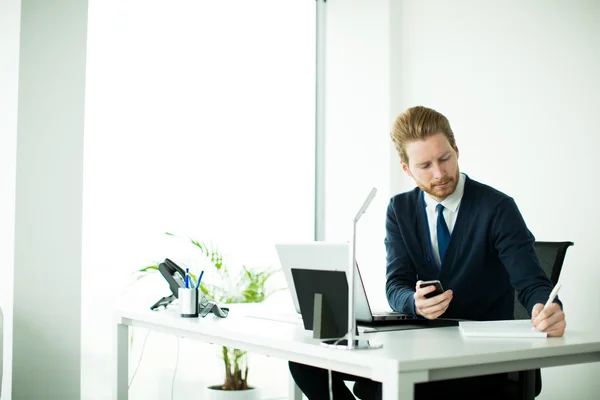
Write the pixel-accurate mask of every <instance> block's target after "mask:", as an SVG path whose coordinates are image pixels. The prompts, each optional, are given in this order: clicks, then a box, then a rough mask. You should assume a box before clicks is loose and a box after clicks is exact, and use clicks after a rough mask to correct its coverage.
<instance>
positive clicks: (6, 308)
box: [0, 0, 21, 399]
mask: <svg viewBox="0 0 600 400" xmlns="http://www.w3.org/2000/svg"><path fill="white" fill-rule="evenodd" d="M20 15H21V1H20V0H1V1H0V254H2V263H0V276H2V279H0V307H1V308H2V311H3V313H4V346H3V347H4V357H3V358H4V360H1V359H0V363H2V362H3V366H4V371H3V376H2V377H0V379H2V384H1V385H0V386H2V396H1V397H2V399H8V398H9V397H10V392H11V387H12V382H11V381H12V367H11V359H12V325H13V324H12V318H13V273H14V268H13V262H14V229H15V217H14V210H15V165H16V146H17V86H18V85H17V83H18V77H19V26H20Z"/></svg>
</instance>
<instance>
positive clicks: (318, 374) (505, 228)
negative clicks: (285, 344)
mask: <svg viewBox="0 0 600 400" xmlns="http://www.w3.org/2000/svg"><path fill="white" fill-rule="evenodd" d="M391 136H392V140H393V142H394V144H395V146H396V150H397V152H398V154H399V156H400V164H401V165H402V169H403V170H404V172H405V173H406V174H407V175H409V176H410V177H412V178H413V179H414V181H415V183H416V185H417V187H416V188H415V189H413V190H411V191H409V192H406V193H401V194H399V195H396V196H394V197H392V198H391V200H390V203H389V206H388V209H387V218H386V237H385V246H386V252H387V272H386V295H387V299H388V302H389V304H390V306H391V308H392V309H393V310H396V311H401V312H405V313H412V314H414V315H416V316H419V317H422V318H426V319H429V320H433V319H436V318H438V317H440V316H444V317H447V318H461V319H470V320H482V321H490V320H502V319H513V318H514V317H513V310H514V291H515V290H516V291H517V293H518V294H519V296H518V297H519V301H520V302H521V304H523V305H524V306H525V308H526V309H527V310H529V313H530V315H531V319H532V326H534V327H536V328H537V329H538V330H541V331H544V332H547V333H548V335H549V336H562V335H563V334H564V331H565V327H566V322H565V315H564V312H563V311H562V304H561V303H560V301H559V300H558V299H557V300H556V301H555V302H554V303H553V304H552V305H551V306H549V307H548V308H546V309H543V308H544V303H545V302H546V300H548V297H549V295H550V292H551V291H552V284H551V282H550V280H549V279H548V277H547V276H546V274H545V273H544V271H543V270H542V268H541V267H540V264H539V260H538V258H537V255H536V253H535V250H534V247H533V245H534V240H535V239H534V237H533V235H532V234H531V232H530V231H529V230H528V228H527V226H526V225H525V221H524V220H523V218H522V216H521V214H520V212H519V209H518V208H517V206H516V204H515V202H514V200H513V199H512V198H511V197H509V196H507V195H506V194H504V193H502V192H500V191H498V190H496V189H494V188H492V187H490V186H487V185H484V184H482V183H479V182H477V181H474V180H472V179H470V178H469V177H468V176H466V175H465V174H462V173H461V172H460V169H459V167H458V155H459V152H458V147H457V145H456V141H455V139H454V133H453V132H452V129H451V128H450V123H449V122H448V120H447V119H446V117H445V116H443V115H442V114H440V113H439V112H437V111H435V110H432V109H430V108H426V107H421V106H418V107H413V108H410V109H408V110H406V111H405V112H403V113H402V114H400V115H399V116H398V117H397V118H396V121H395V123H394V126H393V130H392V133H391ZM425 280H440V282H441V283H442V286H443V287H444V288H445V289H446V291H445V292H443V293H441V294H438V295H436V296H433V297H429V298H427V297H426V295H428V294H429V293H430V292H433V291H434V290H435V287H434V286H427V287H423V288H421V287H420V283H421V282H422V281H425ZM290 370H291V372H292V376H293V377H294V379H295V380H296V383H297V384H298V386H299V387H300V389H302V391H303V392H304V393H305V394H306V395H307V397H308V398H309V399H310V400H318V399H326V398H328V396H327V393H328V392H327V390H326V389H328V386H327V380H326V379H327V372H326V371H323V370H319V369H317V368H313V367H308V366H305V365H301V364H295V363H290ZM342 379H344V380H348V379H354V380H356V379H360V378H355V377H350V376H347V375H342V374H334V382H333V390H334V398H335V399H353V396H352V394H351V393H350V391H349V390H348V389H347V388H346V387H345V385H344V384H343V382H342ZM504 380H506V374H497V375H491V376H485V377H474V378H466V379H460V380H451V381H441V382H432V383H427V384H421V385H417V388H416V390H415V394H416V397H417V398H429V397H430V396H433V395H435V394H436V393H438V395H439V393H444V394H456V395H458V396H462V397H463V398H465V397H468V398H471V397H473V398H476V397H478V396H481V395H485V396H486V398H489V395H490V394H493V393H495V392H494V387H496V386H497V387H501V385H502V384H503V381H504ZM372 387H373V391H374V392H376V393H375V397H378V396H379V397H380V392H381V385H379V384H376V383H374V384H373V386H372Z"/></svg>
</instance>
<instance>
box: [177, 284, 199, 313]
mask: <svg viewBox="0 0 600 400" xmlns="http://www.w3.org/2000/svg"><path fill="white" fill-rule="evenodd" d="M178 295H179V312H180V314H181V316H182V317H183V318H194V317H197V316H198V290H197V289H194V288H189V289H188V288H182V287H180V288H179V289H178Z"/></svg>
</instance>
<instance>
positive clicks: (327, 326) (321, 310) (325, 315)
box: [313, 293, 383, 350]
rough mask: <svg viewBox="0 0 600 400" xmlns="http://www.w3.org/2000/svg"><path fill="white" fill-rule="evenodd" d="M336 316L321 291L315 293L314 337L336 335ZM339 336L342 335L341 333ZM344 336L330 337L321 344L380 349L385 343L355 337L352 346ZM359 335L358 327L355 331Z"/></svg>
mask: <svg viewBox="0 0 600 400" xmlns="http://www.w3.org/2000/svg"><path fill="white" fill-rule="evenodd" d="M333 321H334V318H333V313H332V311H331V308H329V307H328V305H327V302H326V300H325V297H323V295H322V294H321V293H315V297H314V303H313V337H314V338H317V339H321V338H325V337H332V336H336V335H335V331H336V328H335V326H334V323H333ZM337 336H340V335H339V333H338V335H337ZM346 336H348V335H347V334H346V335H345V336H343V337H342V338H340V339H329V340H323V341H321V345H323V346H326V347H331V348H335V349H340V350H354V349H356V350H367V349H380V348H382V347H383V344H373V343H370V342H369V341H368V340H364V339H363V340H361V339H355V340H353V341H352V342H350V343H352V346H349V345H348V339H344V338H345V337H346ZM355 336H358V329H357V331H356V333H355Z"/></svg>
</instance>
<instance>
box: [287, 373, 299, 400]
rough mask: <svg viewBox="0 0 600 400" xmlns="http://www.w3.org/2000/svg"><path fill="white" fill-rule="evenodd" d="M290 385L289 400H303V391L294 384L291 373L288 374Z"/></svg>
mask: <svg viewBox="0 0 600 400" xmlns="http://www.w3.org/2000/svg"><path fill="white" fill-rule="evenodd" d="M288 376H289V383H288V399H289V400H302V391H301V390H300V388H299V387H298V385H296V382H294V378H293V377H292V374H291V373H288Z"/></svg>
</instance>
